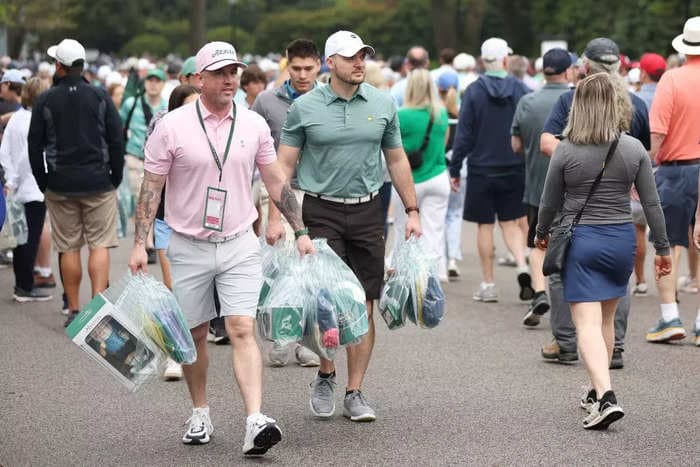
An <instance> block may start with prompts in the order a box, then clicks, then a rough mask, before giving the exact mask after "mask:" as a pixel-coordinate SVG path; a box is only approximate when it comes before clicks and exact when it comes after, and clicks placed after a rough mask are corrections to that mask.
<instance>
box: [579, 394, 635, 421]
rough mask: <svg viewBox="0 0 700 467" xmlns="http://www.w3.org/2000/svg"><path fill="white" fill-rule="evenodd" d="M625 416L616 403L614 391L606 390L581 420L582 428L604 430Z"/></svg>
mask: <svg viewBox="0 0 700 467" xmlns="http://www.w3.org/2000/svg"><path fill="white" fill-rule="evenodd" d="M624 416H625V412H624V411H623V410H622V407H620V406H619V405H618V404H617V398H616V397H615V393H614V392H612V391H607V392H606V393H605V394H603V397H601V398H600V400H598V401H597V402H596V403H595V404H593V406H592V407H591V411H590V413H589V414H588V417H586V418H585V419H584V420H583V428H585V429H586V430H605V429H607V428H608V427H609V426H610V424H611V423H613V422H616V421H617V420H619V419H621V418H622V417H624Z"/></svg>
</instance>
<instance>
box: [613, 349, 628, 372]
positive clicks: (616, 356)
mask: <svg viewBox="0 0 700 467" xmlns="http://www.w3.org/2000/svg"><path fill="white" fill-rule="evenodd" d="M622 352H623V350H622V349H614V350H613V354H612V360H611V361H610V369H611V370H621V369H622V368H624V367H625V362H623V361H622Z"/></svg>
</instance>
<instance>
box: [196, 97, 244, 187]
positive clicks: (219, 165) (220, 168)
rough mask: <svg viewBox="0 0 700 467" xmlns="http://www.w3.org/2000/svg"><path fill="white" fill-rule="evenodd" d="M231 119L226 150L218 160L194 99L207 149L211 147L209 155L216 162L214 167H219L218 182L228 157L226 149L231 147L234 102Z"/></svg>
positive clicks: (234, 120) (234, 121) (234, 116)
mask: <svg viewBox="0 0 700 467" xmlns="http://www.w3.org/2000/svg"><path fill="white" fill-rule="evenodd" d="M232 105H233V121H232V122H231V129H230V130H229V132H228V141H226V150H225V151H224V159H223V160H220V159H219V156H218V154H216V149H214V145H213V144H211V140H210V139H209V135H207V129H206V128H205V127H204V119H203V118H202V111H201V110H199V100H197V101H196V103H195V107H196V108H197V117H198V118H199V124H200V125H201V126H202V130H203V131H204V136H205V137H206V138H207V143H209V149H211V155H212V156H213V157H214V162H216V167H217V168H218V169H219V183H221V174H222V173H223V168H224V164H225V163H226V159H228V150H229V149H230V148H231V139H233V129H234V128H235V126H236V103H235V102H233V103H232Z"/></svg>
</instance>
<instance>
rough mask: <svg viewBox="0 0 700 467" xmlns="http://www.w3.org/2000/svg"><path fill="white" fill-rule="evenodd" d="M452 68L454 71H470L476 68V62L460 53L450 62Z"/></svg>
mask: <svg viewBox="0 0 700 467" xmlns="http://www.w3.org/2000/svg"><path fill="white" fill-rule="evenodd" d="M452 66H453V67H454V68H455V70H470V69H472V68H474V67H475V66H476V60H475V59H474V57H473V56H471V55H469V54H466V53H464V52H462V53H460V54H457V56H456V57H455V59H454V60H452Z"/></svg>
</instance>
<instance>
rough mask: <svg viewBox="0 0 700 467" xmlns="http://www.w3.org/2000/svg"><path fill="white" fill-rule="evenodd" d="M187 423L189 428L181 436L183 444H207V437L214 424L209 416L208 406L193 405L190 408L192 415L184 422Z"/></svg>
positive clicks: (212, 431) (212, 430)
mask: <svg viewBox="0 0 700 467" xmlns="http://www.w3.org/2000/svg"><path fill="white" fill-rule="evenodd" d="M188 423H189V425H190V426H189V428H188V429H187V432H186V433H185V436H183V437H182V442H183V443H185V444H207V443H208V442H209V439H210V438H209V437H210V435H211V434H212V433H214V425H212V424H211V419H210V418H209V407H195V408H194V409H192V416H191V417H190V418H189V419H188V420H187V421H186V422H185V425H187V424H188Z"/></svg>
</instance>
